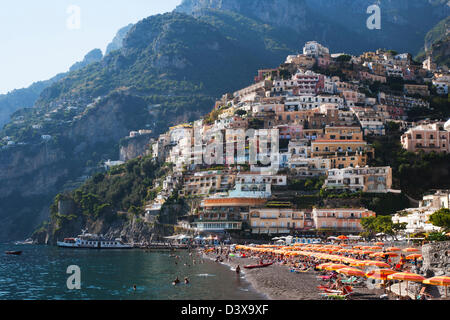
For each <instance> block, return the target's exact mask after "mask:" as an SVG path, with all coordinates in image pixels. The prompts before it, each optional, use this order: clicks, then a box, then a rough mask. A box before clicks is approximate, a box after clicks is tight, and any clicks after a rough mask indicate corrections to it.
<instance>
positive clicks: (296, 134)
mask: <svg viewBox="0 0 450 320" xmlns="http://www.w3.org/2000/svg"><path fill="white" fill-rule="evenodd" d="M276 129H278V130H279V135H280V139H287V140H291V139H297V140H298V139H302V138H303V126H302V125H281V126H277V127H276Z"/></svg>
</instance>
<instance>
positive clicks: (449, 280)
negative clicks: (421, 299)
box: [422, 276, 450, 298]
mask: <svg viewBox="0 0 450 320" xmlns="http://www.w3.org/2000/svg"><path fill="white" fill-rule="evenodd" d="M422 282H423V283H424V284H431V285H433V286H444V287H445V297H446V298H447V287H448V286H450V277H446V276H440V277H433V278H429V279H425V280H423V281H422Z"/></svg>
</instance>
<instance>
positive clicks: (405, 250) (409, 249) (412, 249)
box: [403, 248, 420, 252]
mask: <svg viewBox="0 0 450 320" xmlns="http://www.w3.org/2000/svg"><path fill="white" fill-rule="evenodd" d="M418 251H420V250H419V249H416V248H406V249H403V252H418Z"/></svg>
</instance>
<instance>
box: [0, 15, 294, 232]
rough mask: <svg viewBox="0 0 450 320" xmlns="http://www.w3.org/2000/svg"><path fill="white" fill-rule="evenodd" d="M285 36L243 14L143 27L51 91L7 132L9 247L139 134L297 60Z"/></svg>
mask: <svg viewBox="0 0 450 320" xmlns="http://www.w3.org/2000/svg"><path fill="white" fill-rule="evenodd" d="M277 34H279V33H278V31H277V29H276V28H272V27H270V26H267V25H264V24H262V23H260V22H256V21H253V20H251V19H249V18H245V17H242V16H240V15H238V14H235V13H225V12H211V13H210V14H209V15H207V16H206V15H205V16H203V17H202V18H201V19H195V18H193V17H191V16H188V15H184V14H179V13H169V14H164V15H157V16H153V17H150V18H147V19H144V20H142V21H141V22H139V23H137V24H136V25H134V26H133V27H132V29H131V30H130V31H129V32H128V34H127V36H126V37H125V39H124V40H123V48H121V49H120V50H115V51H113V52H111V53H110V54H109V55H107V56H105V57H104V58H103V59H102V60H101V61H100V62H96V63H93V64H90V65H88V66H87V67H85V68H83V69H80V70H78V71H74V72H71V73H69V74H68V75H67V76H66V77H64V78H63V79H61V80H60V81H58V82H56V83H54V84H53V85H51V86H50V87H48V88H46V89H45V90H44V91H43V92H42V94H41V95H40V97H39V99H38V101H37V102H36V104H35V105H36V107H35V108H33V109H26V110H22V111H21V112H19V113H16V114H15V118H14V121H13V122H11V123H9V124H8V125H6V126H5V128H4V129H3V130H2V131H1V136H2V137H5V136H9V137H10V139H12V140H13V141H14V142H16V145H15V146H11V147H10V146H8V147H6V148H3V149H2V150H0V157H2V158H3V159H4V160H5V161H4V162H2V163H3V164H4V166H1V167H0V176H1V177H2V178H3V179H2V190H3V192H4V193H2V197H1V199H0V201H2V203H8V205H6V206H2V207H0V222H1V224H0V231H1V232H0V239H11V238H13V239H17V238H20V237H24V236H26V235H27V234H29V233H30V232H31V231H32V230H33V226H35V225H36V223H37V222H38V221H36V220H40V221H42V220H44V218H45V216H46V214H48V209H47V210H46V208H48V206H49V204H50V202H49V200H48V199H51V198H52V197H53V196H54V195H55V194H56V193H58V192H60V191H62V190H70V189H73V188H76V187H78V186H79V185H80V183H81V182H82V181H84V180H85V178H86V177H87V176H89V175H91V174H92V173H93V172H96V171H98V169H99V166H98V165H99V164H101V163H102V161H106V160H108V159H118V158H119V145H118V143H119V141H120V140H121V138H123V137H124V136H126V135H128V133H129V131H131V130H139V129H143V128H147V129H152V130H153V132H154V134H158V133H160V132H162V131H163V130H166V129H167V128H168V126H170V125H172V124H175V123H180V122H184V121H191V120H194V119H197V118H200V117H201V116H202V115H203V114H204V113H206V112H207V111H210V109H211V107H212V106H213V105H214V102H215V100H216V98H218V97H219V95H221V94H223V92H227V91H233V90H235V89H239V88H241V87H243V86H246V85H248V84H250V83H251V82H252V80H251V79H252V77H253V76H254V73H255V70H257V69H258V68H260V67H267V66H276V65H278V64H279V63H280V61H283V59H284V58H285V56H286V55H287V54H289V53H292V52H295V51H297V48H295V47H293V45H294V43H293V42H292V41H290V39H289V38H288V37H285V39H286V42H283V41H280V40H277V38H276V37H275V36H276V35H277ZM42 135H46V136H50V140H48V141H47V140H42V138H41V136H42ZM0 141H1V139H0ZM0 144H1V142H0ZM32 150H35V151H32ZM39 154H43V155H45V156H44V157H41V159H42V161H37V158H36V157H39V156H38V155H39ZM48 154H56V155H57V157H56V158H47V155H48ZM21 157H22V158H23V162H20V161H12V159H19V158H21ZM23 163H34V165H32V166H25V167H24V166H23ZM45 168H48V169H50V168H51V171H50V170H47V171H45V170H46V169H45ZM44 173H45V174H44ZM14 195H20V196H17V197H15V196H14ZM31 197H37V199H38V200H39V201H37V203H36V201H34V202H32V201H31V200H32V199H31ZM38 212H41V214H38ZM37 217H38V218H37ZM14 225H15V226H20V227H14V228H13V227H12V226H14Z"/></svg>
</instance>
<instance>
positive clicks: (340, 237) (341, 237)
mask: <svg viewBox="0 0 450 320" xmlns="http://www.w3.org/2000/svg"><path fill="white" fill-rule="evenodd" d="M336 239H339V240H347V239H348V237H346V236H344V235H341V236H339V237H337V238H336Z"/></svg>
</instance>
